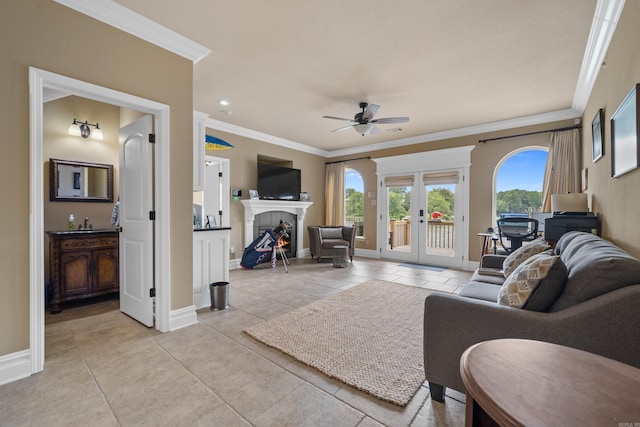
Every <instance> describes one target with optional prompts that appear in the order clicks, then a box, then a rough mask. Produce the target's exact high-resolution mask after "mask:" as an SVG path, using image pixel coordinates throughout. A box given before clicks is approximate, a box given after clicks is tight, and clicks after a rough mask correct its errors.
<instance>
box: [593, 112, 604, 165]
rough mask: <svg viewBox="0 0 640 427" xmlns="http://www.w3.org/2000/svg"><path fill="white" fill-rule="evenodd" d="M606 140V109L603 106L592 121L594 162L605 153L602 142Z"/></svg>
mask: <svg viewBox="0 0 640 427" xmlns="http://www.w3.org/2000/svg"><path fill="white" fill-rule="evenodd" d="M603 141H604V110H603V109H602V108H601V109H599V110H598V112H597V113H596V116H595V117H594V118H593V121H592V122H591V144H592V152H593V163H595V162H597V161H598V159H600V157H602V155H603V154H604V152H603V150H602V142H603Z"/></svg>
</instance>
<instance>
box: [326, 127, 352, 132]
mask: <svg viewBox="0 0 640 427" xmlns="http://www.w3.org/2000/svg"><path fill="white" fill-rule="evenodd" d="M351 128H353V126H351V125H350V126H345V127H343V128H338V129H334V130H332V131H331V133H336V132H342V131H343V130H347V129H351Z"/></svg>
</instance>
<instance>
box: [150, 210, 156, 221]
mask: <svg viewBox="0 0 640 427" xmlns="http://www.w3.org/2000/svg"><path fill="white" fill-rule="evenodd" d="M149 220H151V221H155V220H156V211H149Z"/></svg>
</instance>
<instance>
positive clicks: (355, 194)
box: [344, 168, 364, 237]
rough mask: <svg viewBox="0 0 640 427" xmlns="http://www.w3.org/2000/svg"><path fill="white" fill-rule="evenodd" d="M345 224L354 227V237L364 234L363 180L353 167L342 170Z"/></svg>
mask: <svg viewBox="0 0 640 427" xmlns="http://www.w3.org/2000/svg"><path fill="white" fill-rule="evenodd" d="M344 183H345V184H344V217H345V221H344V223H345V225H348V226H351V227H355V228H356V237H363V236H364V180H363V179H362V175H361V174H360V172H358V171H357V170H355V169H348V168H346V169H345V172H344Z"/></svg>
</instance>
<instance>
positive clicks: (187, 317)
mask: <svg viewBox="0 0 640 427" xmlns="http://www.w3.org/2000/svg"><path fill="white" fill-rule="evenodd" d="M196 323H198V314H197V313H196V306H195V305H190V306H188V307H184V308H179V309H177V310H172V311H171V314H170V315H169V330H170V331H175V330H176V329H180V328H184V327H186V326H189V325H193V324H196Z"/></svg>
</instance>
